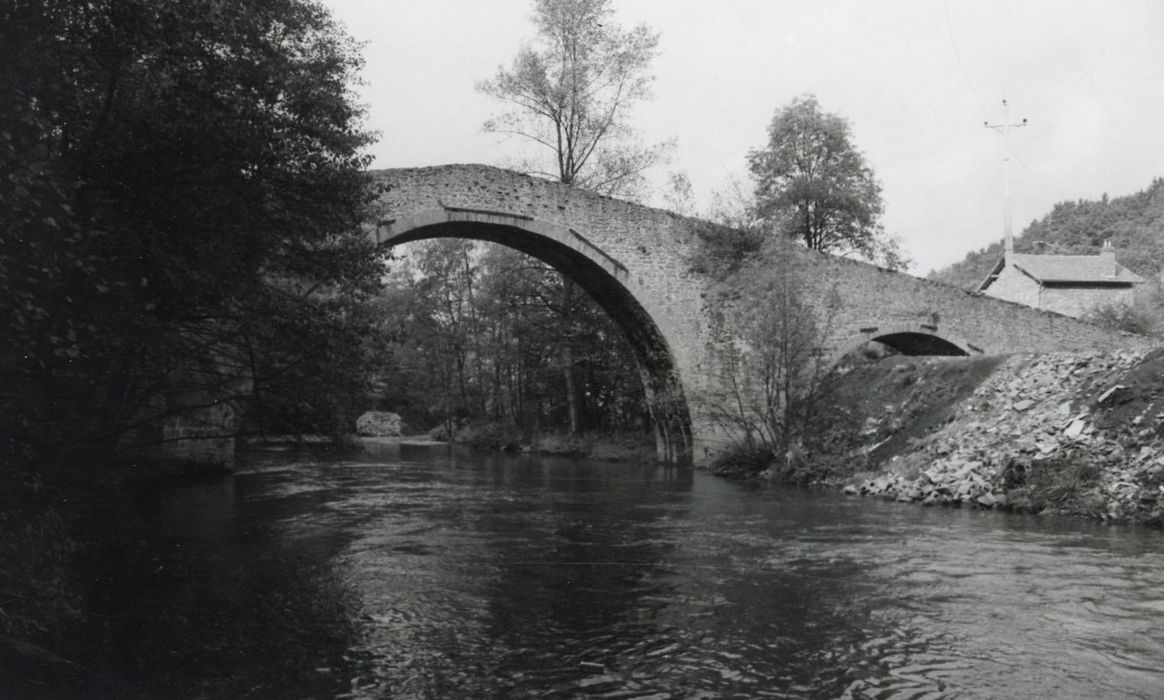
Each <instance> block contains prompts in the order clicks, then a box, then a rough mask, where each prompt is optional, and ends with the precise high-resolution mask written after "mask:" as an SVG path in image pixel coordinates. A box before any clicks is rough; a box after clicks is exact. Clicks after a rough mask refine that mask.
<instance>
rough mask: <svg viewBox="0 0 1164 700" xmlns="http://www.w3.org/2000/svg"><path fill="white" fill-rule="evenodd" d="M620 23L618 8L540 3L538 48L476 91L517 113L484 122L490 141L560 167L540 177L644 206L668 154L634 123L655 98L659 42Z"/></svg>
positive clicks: (570, 1)
mask: <svg viewBox="0 0 1164 700" xmlns="http://www.w3.org/2000/svg"><path fill="white" fill-rule="evenodd" d="M613 14H614V12H613V9H612V8H611V3H610V0H535V3H534V17H533V20H534V26H535V27H536V28H537V32H538V34H537V39H536V42H535V44H534V45H533V46H525V47H522V49H521V50H520V51H519V52H518V54H517V56H516V57H515V58H514V60H513V64H512V65H511V66H510V67H508V68H505V67H502V68H499V69H498V71H497V75H495V76H494V77H493V78H492V79H491V80H485V81H483V82H481V83H479V84H478V86H477V89H478V90H480V91H481V92H482V93H484V94H486V95H489V96H490V97H493V98H495V99H497V100H499V101H500V102H502V103H504V104H505V105H506V106H507V107H508V109H507V111H505V112H502V113H501V114H498V115H496V116H494V117H492V118H491V119H489V120H488V121H486V122H485V130H486V131H488V132H492V133H496V134H504V135H508V136H517V137H519V138H522V139H525V140H528V141H531V142H533V143H535V144H537V145H538V146H539V147H542V148H544V149H548V150H549V151H550V153H552V157H553V165H551V166H549V167H546V166H544V165H532V166H531V167H530V168H529V170H530V171H531V172H532V173H534V174H538V175H542V176H545V177H552V178H555V179H557V180H559V181H561V182H565V183H568V184H572V185H576V186H578V187H581V188H584V189H587V190H591V191H593V192H599V193H601V194H607V195H612V196H620V197H625V198H628V199H638V198H641V196H642V194H643V190H644V188H645V181H644V179H643V175H642V173H643V171H644V170H646V169H647V168H650V167H651V166H653V165H655V164H657V163H659V162H661V160H662V159H663V158H664V157H665V155H666V151H667V149H668V148H669V144H657V145H652V146H644V145H642V144H641V142H640V141H639V140H638V139H637V137H636V134H635V131H634V129H633V128H632V127H631V126H630V123H629V122H628V120H627V117H628V116H629V113H630V110H631V108H632V107H633V106H634V104H635V103H636V102H638V101H640V100H643V99H645V98H647V97H649V96H650V85H651V81H652V80H653V76H651V75H650V74H649V73H648V72H647V71H648V68H649V67H650V63H651V59H652V58H654V56H655V53H656V47H657V46H658V43H659V35H658V34H657V33H656V32H652V31H651V30H650V29H649V28H647V27H646V26H645V25H639V26H636V27H635V28H633V29H631V30H629V31H628V30H623V29H621V28H620V27H619V26H618V25H616V24H615V23H614V19H613Z"/></svg>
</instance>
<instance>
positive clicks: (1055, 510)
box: [844, 350, 1164, 525]
mask: <svg viewBox="0 0 1164 700" xmlns="http://www.w3.org/2000/svg"><path fill="white" fill-rule="evenodd" d="M902 408H904V407H902ZM870 420H871V421H873V422H874V423H878V424H881V423H886V422H889V423H892V422H893V419H892V418H891V417H887V418H883V419H877V418H872V419H870ZM870 432H876V431H870ZM884 434H885V433H884V432H879V433H877V434H876V436H878V437H880V436H883V435H884ZM885 439H888V438H885ZM882 469H883V470H884V471H883V473H880V474H866V475H864V478H860V479H858V480H852V481H849V482H848V483H846V484H844V491H845V493H848V494H852V495H857V494H860V495H877V496H883V497H888V498H894V499H896V500H899V501H918V502H921V503H922V504H925V505H957V506H967V507H975V508H1010V509H1015V510H1022V511H1032V512H1039V513H1044V514H1065V515H1082V516H1088V517H1094V518H1099V519H1102V520H1104V521H1110V522H1127V521H1136V522H1146V523H1152V524H1156V525H1159V524H1160V523H1161V504H1164V350H1155V351H1144V350H1125V351H1118V352H1108V353H1090V354H1079V353H1062V354H1052V355H1040V356H1030V355H1027V356H1014V357H1011V358H1007V359H1006V360H1005V361H1004V362H1003V363H1002V364H1000V365H999V366H998V367H997V368H996V369H995V370H994V371H993V373H991V375H990V376H989V377H987V378H986V380H985V381H984V382H983V383H982V384H981V385H979V386H978V388H977V389H976V390H975V391H974V392H973V394H972V395H970V396H969V397H967V398H965V399H963V400H962V401H961V402H960V403H959V404H958V405H957V407H956V409H955V410H954V411H953V413H952V415H951V416H950V418H949V420H948V422H946V423H945V424H944V425H941V426H939V427H938V429H936V430H934V431H932V432H929V433H927V434H924V435H921V436H916V437H912V438H910V439H909V441H908V444H907V446H906V448H905V449H904V450H901V451H900V452H899V453H898V454H897V455H896V456H894V457H892V458H891V459H890V460H888V462H887V463H886V464H884V465H882Z"/></svg>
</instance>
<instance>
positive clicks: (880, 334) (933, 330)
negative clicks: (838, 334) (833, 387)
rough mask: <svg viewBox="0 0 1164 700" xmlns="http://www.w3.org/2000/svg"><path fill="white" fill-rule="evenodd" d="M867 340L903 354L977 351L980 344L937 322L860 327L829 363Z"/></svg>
mask: <svg viewBox="0 0 1164 700" xmlns="http://www.w3.org/2000/svg"><path fill="white" fill-rule="evenodd" d="M870 341H876V342H878V343H883V344H884V345H888V346H889V347H891V348H893V349H894V350H897V351H898V352H900V353H902V354H903V355H952V356H967V355H981V354H983V351H982V349H981V348H978V347H976V346H975V345H973V344H971V343H970V342H968V341H967V340H966V339H965V338H963V337H962V336H961V335H959V334H958V333H955V332H952V331H949V330H946V329H942V330H940V331H939V329H938V327H937V326H934V325H930V324H925V323H916V324H899V325H893V326H869V327H865V328H862V329H861V330H860V331H859V332H858V333H857V334H856V335H853V336H850V337H849V338H848V339H846V340H845V341H844V342H842V343H840V344H839V345H838V346H837V349H836V350H835V351H834V352H833V354H832V358H831V360H830V361H829V363H828V366H829V367H835V366H836V365H837V364H838V363H839V362H840V361H841V359H842V358H844V357H845V356H846V355H848V354H849V353H851V352H853V351H855V350H857V349H858V348H860V347H861V346H863V345H865V344H866V343H868V342H870Z"/></svg>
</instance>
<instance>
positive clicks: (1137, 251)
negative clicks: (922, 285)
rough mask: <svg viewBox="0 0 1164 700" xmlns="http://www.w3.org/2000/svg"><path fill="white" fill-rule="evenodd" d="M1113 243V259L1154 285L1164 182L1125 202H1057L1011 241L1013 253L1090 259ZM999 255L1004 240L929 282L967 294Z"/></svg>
mask: <svg viewBox="0 0 1164 700" xmlns="http://www.w3.org/2000/svg"><path fill="white" fill-rule="evenodd" d="M1104 241H1111V244H1112V247H1114V248H1115V252H1116V259H1117V260H1118V261H1119V262H1120V263H1121V264H1122V265H1123V266H1124V267H1126V268H1128V269H1129V270H1131V271H1132V272H1135V273H1136V274H1138V275H1140V276H1141V277H1144V278H1145V279H1149V280H1158V279H1159V275H1160V271H1161V269H1162V268H1164V178H1156V179H1154V180H1153V181H1152V183H1151V184H1150V185H1149V186H1148V187H1147V188H1145V189H1144V190H1142V191H1140V192H1136V193H1134V194H1130V195H1127V196H1124V197H1115V198H1109V197H1108V196H1107V195H1106V194H1105V195H1104V196H1103V197H1102V198H1100V199H1098V200H1088V199H1080V200H1076V201H1067V202H1060V203H1058V204H1056V205H1055V206H1054V207H1053V208H1052V209H1051V211H1050V212H1049V213H1048V214H1047V215H1046V216H1044V217H1043V218H1041V219H1036V220H1034V221H1032V222H1031V223H1030V224H1029V225H1028V226H1027V227H1026V228H1025V229H1023V231H1022V233H1021V234H1019V235H1018V237H1016V238H1015V242H1014V247H1015V252H1018V253H1041V254H1045V255H1094V254H1096V253H1098V252H1099V251H1100V248H1101V247H1102V246H1103V243H1104ZM1001 255H1002V241H997V242H995V243H992V244H990V245H989V246H987V247H985V248H982V249H981V250H976V251H972V252H970V253H967V255H966V257H965V258H963V259H962V260H960V261H959V262H956V263H954V264H953V265H950V266H949V267H945V268H942V269H941V270H935V271H933V272H931V273H930V274H929V278H930V279H932V280H936V281H938V282H945V283H947V284H952V285H955V286H958V287H964V288H966V289H977V288H978V285H979V284H981V283H982V280H984V279H986V275H987V274H989V272H990V268H991V267H992V266H993V265H994V264H995V263H996V262H997V261H998V259H999V257H1000V256H1001Z"/></svg>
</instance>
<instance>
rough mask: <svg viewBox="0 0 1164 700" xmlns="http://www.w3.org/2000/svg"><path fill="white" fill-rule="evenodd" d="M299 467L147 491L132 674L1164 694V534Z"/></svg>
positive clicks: (469, 459) (497, 473)
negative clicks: (145, 539)
mask: <svg viewBox="0 0 1164 700" xmlns="http://www.w3.org/2000/svg"><path fill="white" fill-rule="evenodd" d="M280 459H281V460H282V461H281V462H280ZM280 459H272V458H264V459H262V460H258V461H257V463H256V468H255V470H254V471H249V472H244V473H241V474H239V475H236V476H234V477H233V478H228V479H224V480H221V481H213V482H204V483H199V484H192V485H185V486H182V487H180V488H174V489H171V490H168V491H166V492H163V493H159V494H155V495H153V496H152V497H151V498H150V499H149V502H148V503H147V504H146V506H145V513H146V517H147V518H148V520H149V523H150V528H151V529H150V532H151V534H150V536H149V537H150V540H149V543H148V546H147V548H146V551H147V552H148V555H147V556H146V557H144V558H143V559H140V560H138V561H136V562H135V563H133V565H132V567H131V570H132V573H131V574H126V575H125V576H124V580H119V581H117V582H116V585H114V586H111V587H110V590H111V591H115V593H110V596H109V600H108V601H107V602H106V604H105V607H106V609H107V612H108V614H109V616H110V617H109V619H110V621H111V622H110V625H111V627H112V629H113V630H114V635H113V637H114V640H115V641H114V643H113V644H112V647H113V648H114V650H115V651H114V654H113V655H114V657H115V658H114V659H113V661H112V662H110V665H111V667H112V670H111V674H112V675H111V677H113V678H116V679H117V680H116V682H118V683H122V684H124V683H132V687H134V688H135V689H136V690H134V691H133V692H134V693H141V694H145V695H156V696H166V697H331V696H338V697H351V698H376V697H515V696H516V697H542V696H552V697H579V696H582V697H654V698H667V697H720V696H739V697H842V696H846V697H878V698H882V697H884V698H889V697H901V698H906V697H909V698H913V697H930V698H941V697H950V698H953V697H959V698H965V697H1054V698H1064V697H1077V698H1094V697H1141V698H1158V697H1162V696H1164V672H1162V671H1161V660H1164V602H1162V600H1164V596H1162V594H1161V591H1164V545H1162V543H1161V539H1160V535H1159V534H1158V533H1155V532H1150V531H1138V530H1132V529H1117V528H1101V527H1092V526H1087V525H1081V524H1079V523H1068V524H1058V525H1056V524H1054V523H1051V524H1049V523H1047V522H1043V521H1038V520H1036V519H1033V518H1027V517H1019V516H1008V515H1004V514H997V513H983V512H977V511H950V510H928V509H923V508H918V507H915V506H903V505H899V504H894V503H883V502H878V501H870V500H859V499H846V498H844V497H840V496H836V495H834V494H816V493H811V492H805V491H800V490H786V489H774V488H771V489H764V488H748V487H741V486H738V485H735V484H730V483H727V482H724V481H721V480H718V479H715V478H713V477H709V476H707V475H705V474H702V473H693V472H692V471H690V470H684V469H676V468H670V467H663V466H656V465H625V464H622V465H619V464H595V463H585V462H580V461H573V460H562V459H543V458H532V457H512V456H505V455H494V454H488V455H480V454H470V453H467V452H460V451H449V450H448V449H446V448H442V447H409V446H407V445H404V446H401V445H377V444H372V445H368V447H367V452H366V453H365V455H363V456H362V457H360V458H358V459H352V458H349V459H347V460H346V461H331V462H320V461H314V462H311V461H294V460H291V459H288V458H280ZM95 653H96V652H95ZM122 687H123V688H124V687H127V686H125V685H123V686H122ZM131 694H132V693H131Z"/></svg>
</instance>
